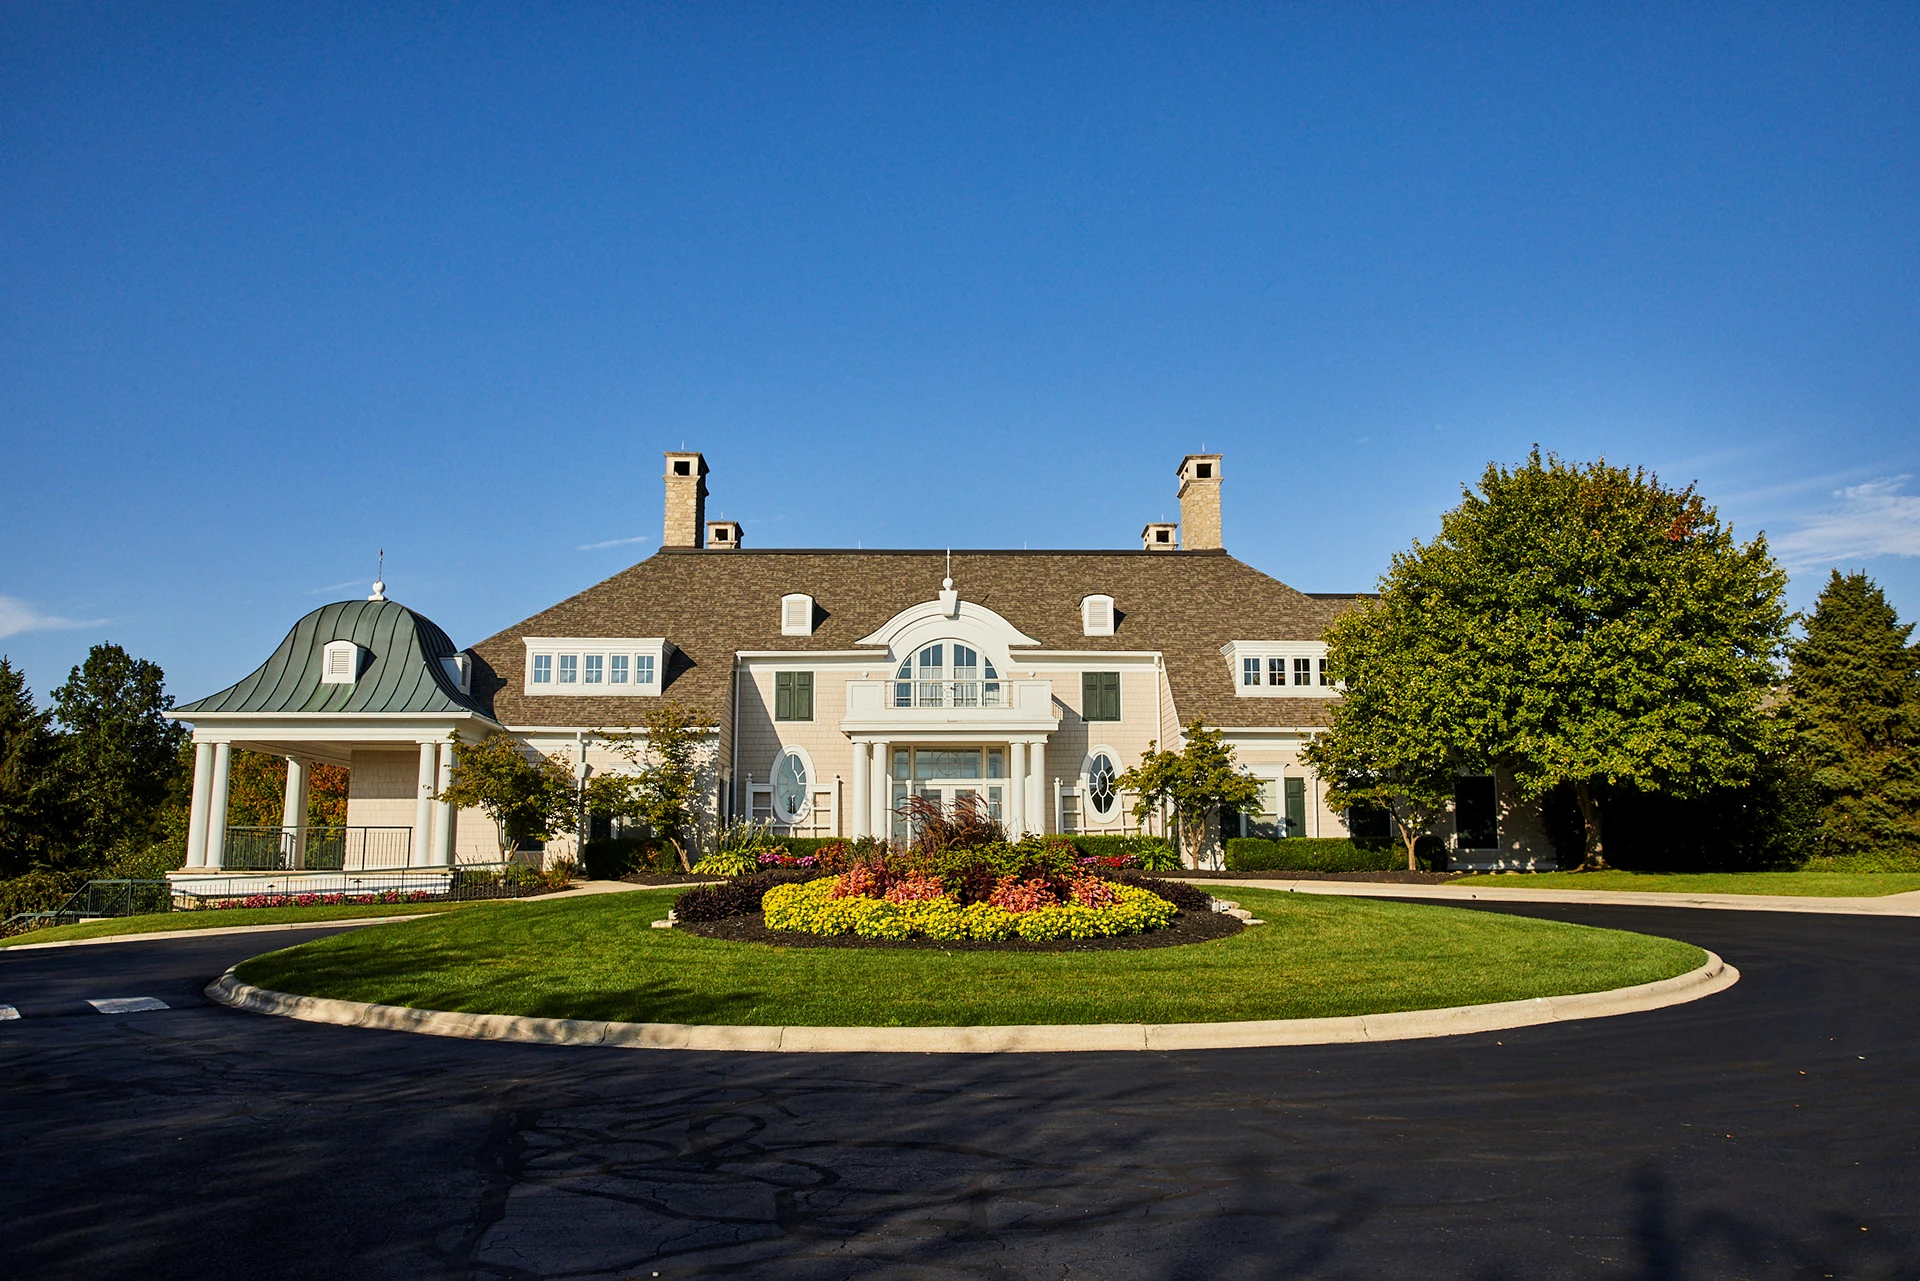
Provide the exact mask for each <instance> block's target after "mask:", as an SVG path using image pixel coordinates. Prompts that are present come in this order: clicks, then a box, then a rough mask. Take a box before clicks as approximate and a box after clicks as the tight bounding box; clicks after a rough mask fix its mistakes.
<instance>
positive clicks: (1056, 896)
mask: <svg viewBox="0 0 1920 1281" xmlns="http://www.w3.org/2000/svg"><path fill="white" fill-rule="evenodd" d="M761 905H762V910H763V911H764V912H765V913H766V922H767V928H768V929H770V930H792V931H798V932H802V933H807V934H853V935H857V936H859V937H861V938H868V939H891V940H904V939H910V938H928V939H936V940H939V939H945V940H952V941H955V942H958V941H962V940H968V939H973V940H981V941H997V940H1003V939H1011V938H1022V939H1026V940H1028V941H1029V942H1045V941H1048V940H1053V939H1087V938H1102V937H1110V936H1113V935H1120V934H1140V933H1144V932H1146V931H1148V930H1155V929H1161V928H1163V927H1165V926H1167V925H1169V924H1171V923H1172V921H1173V917H1174V913H1175V912H1176V910H1177V909H1176V908H1175V907H1174V905H1173V904H1172V903H1169V902H1168V901H1167V900H1166V899H1164V898H1161V897H1160V896H1159V895H1158V894H1154V893H1153V892H1151V891H1149V890H1144V889H1140V888H1139V887H1137V886H1132V885H1123V884H1118V883H1116V882H1112V881H1103V880H1098V879H1095V878H1092V877H1087V878H1081V879H1076V880H1073V881H1071V882H1070V883H1069V892H1068V893H1067V894H1066V895H1061V894H1060V893H1059V892H1058V890H1057V889H1056V888H1055V886H1054V885H1053V884H1052V883H1050V882H1048V881H1047V880H1044V879H1041V878H1038V877H1035V878H1031V879H1028V880H1021V879H1020V878H1019V877H1016V876H1003V877H1001V878H999V880H998V882H997V883H996V884H995V886H994V887H993V890H992V892H991V893H990V894H989V895H988V896H987V897H985V898H982V899H978V900H976V901H973V902H967V903H962V902H961V901H960V896H959V895H956V894H952V893H948V892H947V891H946V889H945V887H944V886H943V885H942V883H941V878H940V877H938V876H930V875H924V874H923V875H909V876H904V877H899V878H896V879H893V880H892V881H891V883H885V879H884V878H883V877H879V876H876V875H874V874H873V872H872V871H870V870H869V869H867V868H865V867H856V868H854V869H853V870H851V871H849V872H846V873H843V874H842V875H840V876H838V877H832V878H828V877H821V878H819V879H817V880H812V881H806V882H804V883H801V884H797V885H776V886H774V887H773V888H771V889H769V890H767V891H766V893H765V895H764V896H763V898H762V904H761Z"/></svg>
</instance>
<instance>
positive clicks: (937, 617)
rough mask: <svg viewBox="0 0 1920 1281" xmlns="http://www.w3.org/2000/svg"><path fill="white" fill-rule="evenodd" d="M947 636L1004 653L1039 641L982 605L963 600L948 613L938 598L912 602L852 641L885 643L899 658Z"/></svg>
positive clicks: (989, 651)
mask: <svg viewBox="0 0 1920 1281" xmlns="http://www.w3.org/2000/svg"><path fill="white" fill-rule="evenodd" d="M949 639H957V640H963V641H967V642H968V643H970V644H972V645H974V646H976V647H977V648H979V649H981V650H983V651H985V652H987V653H990V654H991V653H999V654H1003V655H1004V654H1006V653H1007V652H1008V651H1009V650H1011V649H1014V648H1016V647H1020V646H1026V647H1029V648H1031V647H1032V646H1035V645H1038V644H1039V643H1040V642H1039V641H1037V640H1035V639H1033V637H1031V636H1029V635H1027V634H1026V633H1025V632H1023V631H1021V630H1020V629H1019V628H1018V627H1015V626H1014V625H1013V624H1012V623H1010V622H1008V621H1007V620H1006V619H1004V618H1002V617H1001V616H1000V615H999V614H996V613H994V612H993V611H992V610H990V609H988V608H987V607H986V606H985V605H976V604H974V603H973V602H972V601H964V600H963V601H961V602H959V609H958V613H957V615H949V614H948V613H947V611H946V610H945V609H944V608H943V607H942V606H941V603H940V602H939V601H937V600H930V601H923V602H921V603H920V604H918V605H911V606H909V607H907V608H906V609H903V610H901V611H900V612H899V613H897V614H895V615H894V616H893V617H892V618H889V619H888V620H887V621H886V622H885V623H884V624H882V625H881V626H880V627H879V628H877V629H876V630H875V631H873V632H872V633H871V634H869V635H867V636H863V637H861V638H860V639H859V640H858V641H857V642H855V643H856V644H859V645H885V646H886V647H887V654H888V656H889V657H892V658H898V657H899V656H901V655H903V654H910V653H912V652H913V651H914V650H916V649H918V648H919V647H920V646H922V645H925V644H930V643H931V642H933V641H938V640H949Z"/></svg>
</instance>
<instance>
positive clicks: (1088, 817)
mask: <svg viewBox="0 0 1920 1281" xmlns="http://www.w3.org/2000/svg"><path fill="white" fill-rule="evenodd" d="M1096 756H1105V757H1106V758H1107V759H1108V760H1110V761H1112V762H1113V776H1114V778H1116V779H1117V778H1119V777H1120V775H1122V774H1124V773H1126V771H1127V767H1126V765H1124V764H1122V762H1123V761H1124V760H1125V758H1124V757H1122V756H1121V755H1120V753H1118V752H1116V751H1114V750H1113V749H1112V748H1111V747H1109V746H1107V745H1106V744H1105V743H1096V744H1094V745H1093V746H1092V747H1089V748H1088V749H1087V754H1086V756H1085V757H1084V758H1083V759H1082V760H1081V762H1080V825H1081V826H1082V827H1113V826H1115V825H1116V824H1120V823H1122V822H1124V821H1125V819H1126V813H1127V805H1126V802H1125V801H1124V800H1122V799H1121V793H1120V789H1119V787H1117V786H1116V787H1115V788H1114V789H1113V808H1112V809H1110V810H1108V811H1107V812H1106V813H1105V814H1102V813H1101V812H1100V811H1098V810H1096V809H1095V808H1094V807H1093V758H1094V757H1096Z"/></svg>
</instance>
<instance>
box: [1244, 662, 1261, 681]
mask: <svg viewBox="0 0 1920 1281" xmlns="http://www.w3.org/2000/svg"><path fill="white" fill-rule="evenodd" d="M1240 683H1241V684H1242V685H1258V684H1259V683H1260V660H1259V659H1257V658H1243V659H1241V660H1240Z"/></svg>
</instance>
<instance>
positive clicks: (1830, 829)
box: [1789, 569, 1920, 857]
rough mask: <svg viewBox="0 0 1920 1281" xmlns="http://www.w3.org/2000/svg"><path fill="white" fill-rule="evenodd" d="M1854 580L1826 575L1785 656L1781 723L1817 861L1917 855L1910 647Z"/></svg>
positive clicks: (1887, 611) (1917, 735) (1918, 769)
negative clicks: (1795, 756)
mask: <svg viewBox="0 0 1920 1281" xmlns="http://www.w3.org/2000/svg"><path fill="white" fill-rule="evenodd" d="M1912 634H1913V624H1912V623H1906V624H1902V623H1901V622H1900V620H1899V617H1898V615H1896V614H1895V613H1894V610H1893V606H1891V605H1890V604H1888V603H1887V598H1886V594H1885V593H1884V592H1882V591H1881V590H1880V588H1879V587H1878V586H1877V585H1875V584H1874V582H1873V580H1871V579H1870V578H1868V577H1867V576H1866V575H1865V574H1864V573H1858V574H1842V573H1841V572H1840V571H1839V570H1837V569H1836V570H1834V571H1833V576H1832V577H1831V578H1830V579H1829V580H1828V581H1827V586H1826V588H1825V590H1823V591H1822V592H1821V593H1820V599H1819V600H1818V601H1817V602H1816V603H1815V605H1814V610H1813V614H1812V616H1811V617H1809V618H1808V619H1807V620H1806V635H1805V637H1804V638H1802V639H1801V640H1800V641H1798V642H1797V643H1795V644H1794V646H1793V648H1792V658H1793V670H1792V675H1791V677H1790V678H1789V689H1790V690H1791V693H1792V701H1791V704H1790V714H1791V718H1792V721H1793V725H1794V728H1795V730H1796V731H1797V739H1798V745H1799V749H1800V751H1801V753H1802V755H1803V757H1804V759H1805V761H1806V763H1807V765H1808V767H1809V769H1810V770H1811V771H1812V775H1813V785H1814V789H1815V794H1816V797H1817V799H1818V804H1819V819H1818V823H1817V827H1816V831H1817V834H1818V844H1819V850H1820V853H1822V854H1824V855H1828V856H1846V855H1859V854H1892V855H1903V856H1909V857H1911V856H1916V855H1920V754H1917V753H1916V745H1917V744H1920V646H1915V645H1914V644H1912V643H1911V641H1910V637H1911V636H1912Z"/></svg>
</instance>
